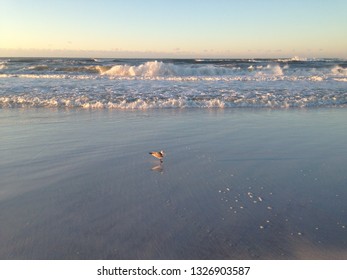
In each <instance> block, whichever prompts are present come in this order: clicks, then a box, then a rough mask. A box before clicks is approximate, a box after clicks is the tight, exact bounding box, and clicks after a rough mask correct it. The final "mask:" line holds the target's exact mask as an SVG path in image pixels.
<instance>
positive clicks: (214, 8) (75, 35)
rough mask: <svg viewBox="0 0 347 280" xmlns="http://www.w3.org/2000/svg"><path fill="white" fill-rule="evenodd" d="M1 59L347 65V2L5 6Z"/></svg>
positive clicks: (12, 1) (37, 0) (35, 1)
mask: <svg viewBox="0 0 347 280" xmlns="http://www.w3.org/2000/svg"><path fill="white" fill-rule="evenodd" d="M0 11H1V17H0V56H8V55H11V56H93V57H102V56H106V57H226V58H227V57H231V58H233V57H292V56H302V57H341V58H347V36H346V30H347V16H346V15H347V1H345V0H327V1H323V0H314V1H311V0H287V1H280V0H277V1H275V0H262V1H261V0H258V1H256V0H239V1H236V0H170V1H169V0H166V1H165V0H161V1H159V0H142V1H141V0H122V1H121V0H118V1H117V0H99V1H97V0H94V1H92V0H31V1H28V0H0Z"/></svg>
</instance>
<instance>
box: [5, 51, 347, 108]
mask: <svg viewBox="0 0 347 280" xmlns="http://www.w3.org/2000/svg"><path fill="white" fill-rule="evenodd" d="M346 104H347V60H341V59H302V58H298V57H294V58H290V59H220V60H217V59H184V60H179V59H174V60H172V59H160V60H148V59H91V58H89V59H83V58H0V108H22V107H25V108H40V107H48V108H52V107H53V108H93V109H94V108H95V109H97V108H109V109H149V108H226V107H232V108H241V107H250V108H258V107H266V108H288V107H331V106H337V107H345V106H346Z"/></svg>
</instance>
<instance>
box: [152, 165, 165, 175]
mask: <svg viewBox="0 0 347 280" xmlns="http://www.w3.org/2000/svg"><path fill="white" fill-rule="evenodd" d="M151 170H152V171H157V172H160V173H163V172H164V167H163V164H162V163H160V164H156V165H154V166H153V167H152V168H151Z"/></svg>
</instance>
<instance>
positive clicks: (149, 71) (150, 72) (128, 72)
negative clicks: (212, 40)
mask: <svg viewBox="0 0 347 280" xmlns="http://www.w3.org/2000/svg"><path fill="white" fill-rule="evenodd" d="M101 73H102V74H103V75H110V76H121V77H127V76H130V77H134V76H142V77H157V76H159V77H160V76H217V75H228V74H231V73H232V70H230V69H227V68H222V67H216V66H212V65H209V66H200V67H189V66H182V65H174V64H172V63H164V62H160V61H159V62H158V61H149V62H146V63H144V64H141V65H138V66H134V65H115V66H113V67H112V68H111V69H109V70H107V71H104V72H101Z"/></svg>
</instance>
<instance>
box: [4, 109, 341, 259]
mask: <svg viewBox="0 0 347 280" xmlns="http://www.w3.org/2000/svg"><path fill="white" fill-rule="evenodd" d="M0 115H1V117H2V119H3V122H2V124H1V126H0V130H1V135H5V137H3V138H2V139H1V140H0V141H1V147H2V148H1V152H2V154H3V156H2V164H1V168H0V170H1V171H0V175H1V178H2V182H3V185H2V187H1V188H0V220H1V221H2V222H1V223H2V225H4V226H2V227H1V229H0V237H1V240H2V243H3V244H6V245H5V246H4V247H2V248H1V249H0V259H347V243H346V240H345V238H344V236H345V234H346V230H347V229H346V226H347V220H346V218H345V217H346V215H345V214H346V211H347V208H346V206H345V203H344V202H345V201H346V198H347V191H346V190H345V182H346V181H347V178H346V174H347V172H346V171H347V170H346V166H347V162H346V157H345V156H344V155H345V152H346V147H345V140H346V139H347V127H346V124H345V121H344V120H345V119H346V116H347V111H346V110H345V109H344V108H323V109H322V108H319V109H317V108H313V109H310V108H303V110H302V109H301V108H300V109H296V108H290V109H284V110H283V109H281V110H274V109H265V110H264V109H255V108H246V109H245V108H237V109H234V108H232V109H229V108H228V109H226V108H225V109H179V110H177V109H150V110H131V111H128V110H122V111H114V110H78V109H73V110H66V109H63V110H60V109H56V110H55V109H53V110H51V109H46V108H44V109H35V110H32V109H30V110H27V109H24V110H17V109H15V110H13V109H2V110H0ZM161 149H163V150H165V152H166V154H167V155H166V157H165V158H164V163H163V164H162V165H160V164H159V161H158V160H156V159H155V158H152V157H151V156H149V155H148V152H149V151H151V150H161ZM158 166H159V167H158ZM235 211H236V212H235Z"/></svg>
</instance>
